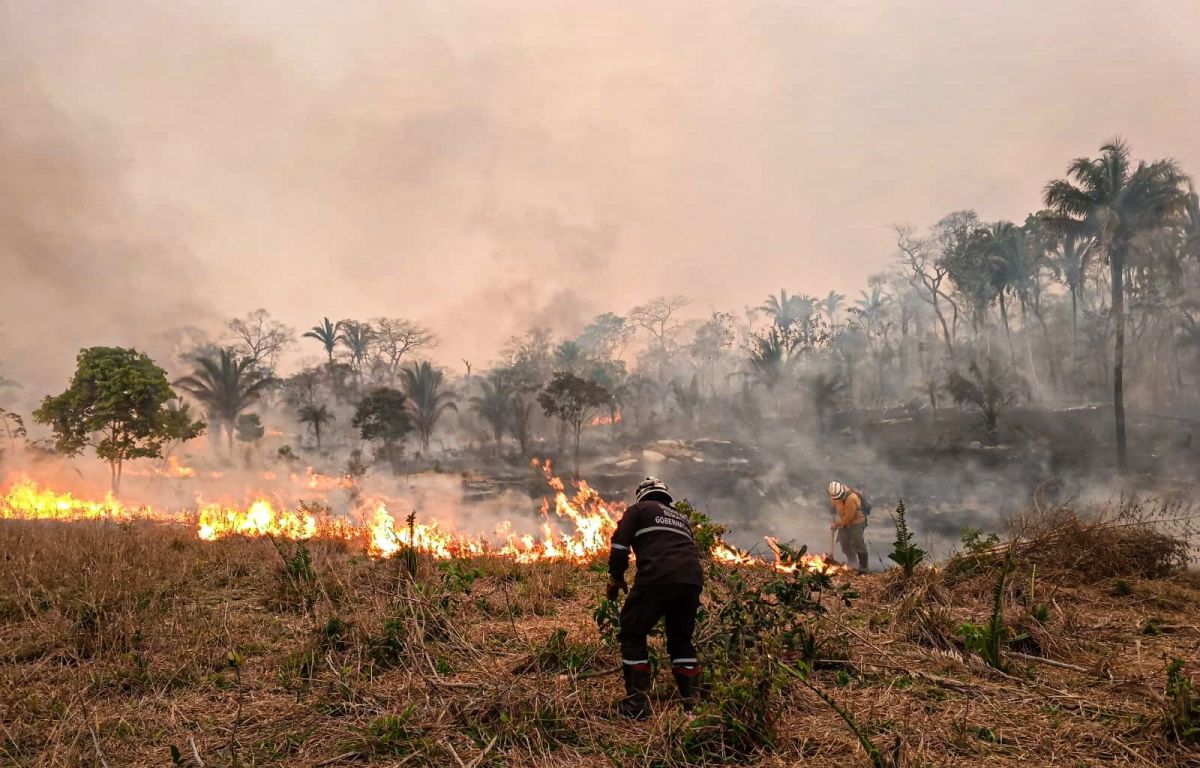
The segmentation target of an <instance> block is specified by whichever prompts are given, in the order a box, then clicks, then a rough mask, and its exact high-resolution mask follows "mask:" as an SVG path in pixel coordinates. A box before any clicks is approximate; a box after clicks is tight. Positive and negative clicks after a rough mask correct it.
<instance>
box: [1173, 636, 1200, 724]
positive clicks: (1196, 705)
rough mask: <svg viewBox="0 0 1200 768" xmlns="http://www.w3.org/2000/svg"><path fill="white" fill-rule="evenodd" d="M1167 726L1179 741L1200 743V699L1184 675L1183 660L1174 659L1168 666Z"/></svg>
mask: <svg viewBox="0 0 1200 768" xmlns="http://www.w3.org/2000/svg"><path fill="white" fill-rule="evenodd" d="M1166 724H1167V728H1168V729H1169V731H1170V733H1171V735H1172V736H1173V737H1174V738H1175V739H1176V740H1177V741H1181V742H1189V743H1191V742H1200V698H1197V697H1196V693H1195V691H1193V690H1192V681H1191V678H1189V677H1188V676H1187V675H1186V674H1184V671H1183V660H1182V659H1177V658H1174V657H1172V659H1171V663H1170V664H1168V665H1167V713H1166Z"/></svg>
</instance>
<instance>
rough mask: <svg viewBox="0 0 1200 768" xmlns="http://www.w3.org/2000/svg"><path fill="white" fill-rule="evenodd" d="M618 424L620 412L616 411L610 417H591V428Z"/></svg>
mask: <svg viewBox="0 0 1200 768" xmlns="http://www.w3.org/2000/svg"><path fill="white" fill-rule="evenodd" d="M620 423H621V412H620V411H617V412H616V413H614V414H613V415H611V416H594V417H592V426H593V427H599V426H604V425H608V424H620Z"/></svg>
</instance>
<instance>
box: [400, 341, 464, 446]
mask: <svg viewBox="0 0 1200 768" xmlns="http://www.w3.org/2000/svg"><path fill="white" fill-rule="evenodd" d="M402 373H403V374H404V388H405V390H406V392H407V393H408V397H409V400H411V401H412V406H411V408H412V412H413V419H414V421H415V422H416V427H417V434H419V435H420V436H421V449H422V450H423V451H424V452H425V453H428V452H429V438H430V436H432V435H433V428H434V427H435V426H436V425H437V423H438V419H440V418H442V414H443V413H445V412H446V411H447V410H451V411H457V410H458V406H457V405H455V403H454V395H453V394H452V393H451V392H450V391H448V390H446V389H443V388H442V384H443V383H444V381H445V374H444V373H442V372H441V371H439V370H438V369H436V368H434V367H433V366H432V365H430V364H429V362H428V361H422V362H421V363H418V364H414V365H410V366H409V367H408V368H405V369H404V370H403V371H402Z"/></svg>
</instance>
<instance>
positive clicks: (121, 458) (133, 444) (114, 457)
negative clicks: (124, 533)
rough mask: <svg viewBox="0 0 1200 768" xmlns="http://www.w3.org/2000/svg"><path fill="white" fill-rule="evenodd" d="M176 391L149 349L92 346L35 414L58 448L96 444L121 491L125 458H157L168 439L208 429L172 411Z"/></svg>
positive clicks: (70, 452) (71, 450)
mask: <svg viewBox="0 0 1200 768" xmlns="http://www.w3.org/2000/svg"><path fill="white" fill-rule="evenodd" d="M174 397H175V393H174V392H172V391H171V385H170V384H169V383H168V382H167V374H166V372H165V371H163V369H162V368H159V367H158V366H157V365H155V364H154V361H153V360H151V359H150V358H149V357H147V356H146V355H145V354H143V353H141V352H138V351H137V350H135V349H124V348H121V347H91V348H90V349H84V350H82V351H81V352H80V353H79V356H78V357H77V358H76V367H75V375H74V376H73V377H72V379H71V383H70V385H69V386H68V387H67V389H66V391H64V392H62V393H61V394H59V395H55V396H49V395H48V396H47V397H46V398H45V399H44V400H42V405H41V407H40V408H38V409H37V410H36V411H34V413H33V417H34V419H36V420H37V421H38V422H40V423H42V424H46V425H48V426H49V427H50V428H51V429H52V430H53V432H54V438H55V449H56V450H57V451H59V452H60V453H63V454H65V455H67V456H74V455H77V454H79V453H81V452H82V451H83V449H84V448H85V447H87V446H92V447H93V448H94V449H95V451H96V456H97V457H99V458H101V459H103V460H104V461H106V462H108V466H109V471H110V474H111V480H112V490H113V493H117V492H119V491H120V489H121V473H122V469H123V468H124V464H125V462H126V461H127V460H129V459H137V458H157V457H159V456H161V455H162V448H163V445H164V444H166V443H167V442H169V441H171V440H189V439H191V438H193V437H196V436H197V435H199V434H200V433H201V432H203V431H204V423H203V422H201V421H189V420H188V419H187V418H179V417H178V416H177V415H173V414H172V411H171V410H170V409H168V408H167V403H168V401H170V400H171V399H172V398H174ZM175 413H176V414H178V412H175Z"/></svg>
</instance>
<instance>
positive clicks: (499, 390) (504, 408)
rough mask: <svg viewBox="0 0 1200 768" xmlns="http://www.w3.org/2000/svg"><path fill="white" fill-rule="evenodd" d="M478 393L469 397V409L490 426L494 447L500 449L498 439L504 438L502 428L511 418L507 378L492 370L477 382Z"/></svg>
mask: <svg viewBox="0 0 1200 768" xmlns="http://www.w3.org/2000/svg"><path fill="white" fill-rule="evenodd" d="M479 388H480V393H479V394H478V395H475V396H474V397H472V398H471V410H473V411H475V413H477V414H479V416H480V418H482V419H483V420H484V421H486V422H487V423H488V425H489V426H490V427H491V428H492V436H493V437H495V438H496V449H497V450H499V449H500V441H501V440H503V439H504V430H505V429H507V428H508V426H509V424H510V423H511V422H512V420H513V416H514V414H513V411H512V395H513V391H512V387H510V386H509V384H508V379H507V377H505V376H502V375H500V374H499V373H497V372H492V373H491V374H490V375H489V376H488V377H487V378H486V379H481V380H480V382H479Z"/></svg>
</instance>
